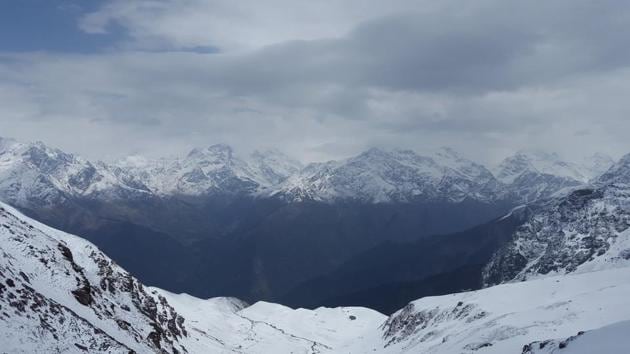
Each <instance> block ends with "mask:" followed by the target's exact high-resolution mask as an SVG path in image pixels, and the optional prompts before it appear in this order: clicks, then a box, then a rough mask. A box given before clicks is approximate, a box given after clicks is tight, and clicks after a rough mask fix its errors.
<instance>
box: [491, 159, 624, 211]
mask: <svg viewBox="0 0 630 354" xmlns="http://www.w3.org/2000/svg"><path fill="white" fill-rule="evenodd" d="M612 164H613V161H612V159H611V158H610V157H607V156H606V155H603V154H595V155H593V156H592V157H589V158H586V159H584V161H583V162H582V163H579V164H578V163H573V162H568V161H565V160H563V159H562V158H561V157H560V156H559V155H558V154H556V153H546V152H540V151H521V152H518V153H516V154H515V155H513V156H509V157H507V158H506V159H505V160H503V161H502V162H501V163H500V164H499V165H498V166H497V167H496V168H495V169H494V174H495V176H496V177H497V179H498V180H499V181H501V182H502V183H504V184H505V185H506V186H507V187H508V189H509V190H510V191H511V192H512V193H513V194H514V195H515V196H516V197H517V199H518V200H521V201H523V202H533V201H536V200H539V199H544V198H547V197H550V196H552V195H553V194H554V193H557V192H559V191H562V190H565V189H567V188H574V187H577V186H580V185H583V184H585V183H587V182H588V181H589V180H591V179H592V178H594V177H597V176H598V175H600V174H601V173H603V172H604V171H606V170H607V169H608V168H609V167H610V166H611V165H612Z"/></svg>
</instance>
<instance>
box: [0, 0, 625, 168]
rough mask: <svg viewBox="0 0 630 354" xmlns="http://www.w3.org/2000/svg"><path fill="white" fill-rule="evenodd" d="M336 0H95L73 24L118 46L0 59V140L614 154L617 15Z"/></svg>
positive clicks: (504, 5) (582, 6)
mask: <svg viewBox="0 0 630 354" xmlns="http://www.w3.org/2000/svg"><path fill="white" fill-rule="evenodd" d="M340 3H342V2H338V1H334V2H333V1H322V2H307V3H304V2H295V1H292V2H289V1H279V0H278V1H276V2H274V4H271V5H274V6H271V5H270V4H269V3H267V2H265V3H263V2H243V3H241V2H238V3H234V2H225V1H197V0H187V1H183V2H182V1H177V2H175V1H157V0H150V1H149V0H146V1H145V0H141V1H134V2H128V1H112V2H109V3H108V4H107V5H105V6H103V7H102V8H101V9H99V10H97V11H96V12H93V13H90V14H88V15H87V16H86V17H83V18H82V19H81V21H80V26H81V29H82V30H83V31H87V32H90V33H94V35H98V34H99V33H104V32H108V31H109V29H110V27H111V26H120V27H123V28H124V29H125V30H126V32H127V36H126V39H124V40H123V42H121V43H119V44H120V45H119V46H118V47H115V48H111V50H109V51H105V52H102V53H95V54H73V53H56V54H52V53H26V54H11V53H5V54H3V55H0V77H2V78H3V79H2V80H0V123H1V124H2V126H3V127H2V131H3V133H2V134H3V135H5V134H7V135H15V136H16V137H18V138H22V137H24V139H31V138H36V139H41V140H46V141H50V142H52V143H54V144H57V145H59V146H62V147H66V148H68V149H70V150H73V151H79V152H83V153H86V154H88V155H92V156H99V157H102V156H120V155H124V154H127V153H130V152H139V153H146V154H150V155H162V154H169V153H172V152H174V151H176V152H182V151H183V150H186V149H188V148H191V147H193V146H200V145H209V144H212V143H216V142H226V143H231V144H233V145H236V146H237V148H241V149H243V150H248V149H253V148H255V147H259V146H260V147H268V146H273V147H278V148H280V149H283V150H285V151H288V152H290V153H292V154H294V155H297V156H298V157H302V158H305V159H309V160H321V159H328V158H336V157H340V156H345V155H348V154H351V153H355V152H357V151H358V150H360V149H363V148H365V147H367V146H371V145H387V146H399V147H409V148H415V149H419V150H422V149H425V148H429V147H433V146H436V145H451V146H454V147H455V148H459V149H461V150H465V151H467V152H468V153H469V154H470V155H472V157H475V158H479V159H481V160H495V159H496V158H498V157H499V156H502V155H504V154H506V153H509V152H512V151H514V150H517V149H520V148H527V147H530V146H536V147H541V148H548V149H551V150H558V151H560V152H564V153H565V154H568V155H577V154H582V153H590V152H592V151H593V150H601V151H604V152H607V153H611V154H615V155H619V154H622V153H625V152H627V151H626V150H630V149H629V148H630V146H628V144H627V143H626V141H627V139H626V138H625V137H624V136H623V135H624V133H623V132H624V131H628V129H629V128H630V122H629V121H628V120H627V118H626V117H627V116H628V113H630V112H628V110H630V108H628V107H626V106H627V105H626V101H627V99H626V98H625V97H627V96H628V94H630V69H629V68H628V66H629V64H630V49H628V47H627V46H626V45H625V41H626V38H627V37H628V35H629V34H630V33H628V31H630V29H629V28H628V26H627V25H626V24H627V23H629V22H628V20H630V18H629V15H630V11H629V10H630V7H629V6H625V5H619V3H612V2H597V3H594V2H587V1H570V2H569V1H557V2H553V3H547V2H545V3H532V2H505V1H489V0H488V1H478V2H474V3H473V2H467V3H461V2H459V1H457V2H454V1H444V2H434V1H426V2H417V1H415V2H405V1H395V2H393V3H392V4H384V3H383V2H381V1H367V2H361V4H359V3H358V2H354V1H349V2H347V3H346V2H343V3H344V5H340ZM280 9H283V10H285V11H280ZM322 19H323V21H322ZM200 47H217V48H219V51H218V52H213V53H203V52H199V51H198V50H195V48H200ZM147 49H150V50H147ZM72 130H74V131H75V132H74V133H69V132H70V131H72ZM77 131H78V132H79V134H76V132H77ZM585 140H588V143H585Z"/></svg>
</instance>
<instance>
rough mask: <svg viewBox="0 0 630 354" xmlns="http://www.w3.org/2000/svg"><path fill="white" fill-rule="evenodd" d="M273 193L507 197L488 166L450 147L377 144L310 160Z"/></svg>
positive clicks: (400, 198) (294, 197)
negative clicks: (426, 150)
mask: <svg viewBox="0 0 630 354" xmlns="http://www.w3.org/2000/svg"><path fill="white" fill-rule="evenodd" d="M270 194H271V195H274V196H281V197H282V198H284V199H286V200H290V201H304V200H315V201H324V202H334V201H337V200H359V201H364V202H371V203H387V202H413V201H417V200H422V201H428V200H434V201H445V202H453V203H457V202H461V201H462V200H464V199H467V198H468V199H474V200H479V201H494V200H497V199H501V198H506V197H507V195H506V191H505V190H504V188H503V186H502V185H501V184H500V183H498V181H497V180H496V179H495V178H494V176H493V175H492V173H491V172H490V171H489V170H488V169H486V168H485V167H483V166H482V165H479V164H477V163H474V162H472V161H470V160H468V159H465V158H463V157H462V156H461V155H459V154H457V153H456V152H455V151H453V150H451V149H441V150H439V151H437V152H436V153H434V154H433V155H432V156H421V155H418V154H416V153H415V152H413V151H410V150H384V149H376V148H373V149H370V150H368V151H366V152H364V153H362V154H360V155H358V156H355V157H352V158H349V159H346V160H342V161H332V162H328V163H320V164H311V165H309V166H307V167H306V168H305V169H304V170H302V171H301V172H300V173H298V174H296V175H294V176H292V177H290V178H289V179H288V180H287V181H286V182H284V183H282V184H281V185H280V186H279V187H277V188H276V190H274V191H272V192H271V193H270Z"/></svg>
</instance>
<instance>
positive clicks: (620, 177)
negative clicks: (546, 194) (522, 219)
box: [484, 155, 630, 284]
mask: <svg viewBox="0 0 630 354" xmlns="http://www.w3.org/2000/svg"><path fill="white" fill-rule="evenodd" d="M628 264H630V155H627V156H625V157H624V158H622V159H621V160H620V161H619V162H618V163H617V164H615V165H614V166H613V167H612V168H611V169H610V170H609V171H608V172H606V173H604V174H603V175H602V176H601V177H599V178H598V179H597V180H596V181H594V183H593V185H592V186H589V187H584V188H581V189H577V190H575V191H573V192H571V193H570V194H568V195H566V196H562V197H559V198H556V199H552V200H551V201H549V202H548V205H546V206H544V207H542V208H541V210H540V212H538V213H537V214H536V215H534V216H533V217H532V218H531V219H530V220H529V221H528V222H527V223H525V224H524V225H522V226H521V227H520V228H519V230H518V231H517V232H516V234H515V235H514V240H513V241H512V242H511V243H509V244H508V245H507V246H506V247H504V248H503V249H501V250H500V251H499V252H498V253H497V254H496V255H495V257H494V258H493V260H492V262H491V263H490V264H489V265H488V267H487V268H486V271H485V274H484V278H485V279H484V280H485V282H486V283H487V284H497V283H501V282H505V281H511V280H524V279H529V278H533V277H539V276H545V275H549V274H554V273H558V274H564V273H570V272H584V271H590V270H594V269H602V268H609V267H615V266H626V265H628Z"/></svg>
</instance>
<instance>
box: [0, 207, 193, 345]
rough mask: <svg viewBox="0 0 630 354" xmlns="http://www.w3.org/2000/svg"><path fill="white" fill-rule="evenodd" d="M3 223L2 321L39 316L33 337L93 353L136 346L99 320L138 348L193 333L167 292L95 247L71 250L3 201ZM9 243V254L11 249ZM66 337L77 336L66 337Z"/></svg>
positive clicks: (173, 341)
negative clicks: (152, 289) (157, 290)
mask: <svg viewBox="0 0 630 354" xmlns="http://www.w3.org/2000/svg"><path fill="white" fill-rule="evenodd" d="M0 224H1V225H2V228H0V237H2V238H3V243H2V245H0V254H2V258H1V261H0V321H2V320H4V321H10V320H11V319H12V318H14V319H18V320H19V321H33V320H34V319H39V320H38V321H39V323H38V324H37V325H33V326H32V329H33V331H37V329H38V328H39V329H40V331H39V332H37V333H35V334H33V336H34V337H33V338H40V337H41V338H42V339H41V341H43V342H44V343H50V346H51V347H52V348H55V347H56V348H65V347H64V346H65V345H66V344H67V345H74V346H75V349H76V348H78V349H80V350H86V351H88V352H106V351H108V350H111V351H113V352H131V351H132V349H131V348H129V347H128V345H129V343H127V344H126V345H125V344H121V343H120V342H118V341H116V340H114V339H113V338H112V337H111V336H110V335H109V334H107V333H104V332H103V331H102V330H100V329H99V328H100V327H99V326H98V325H96V324H97V323H98V324H99V325H104V324H106V323H110V322H111V324H107V325H105V326H104V328H107V327H112V325H113V326H116V327H118V328H120V329H121V330H122V331H124V332H125V333H126V334H127V335H128V336H129V338H132V339H133V340H134V341H135V342H136V343H139V344H137V346H138V347H144V348H147V349H150V350H151V351H156V352H159V350H164V351H165V352H175V350H178V349H175V347H178V348H180V349H181V346H180V345H179V344H178V340H179V339H181V338H183V337H186V336H188V332H187V330H186V328H185V324H184V318H183V317H182V316H180V315H179V314H178V313H177V312H176V311H175V309H174V308H173V307H172V306H171V305H170V304H169V303H168V302H167V301H166V299H165V298H163V297H161V296H160V295H158V294H157V293H153V292H147V291H146V290H145V288H144V287H143V286H142V284H141V283H139V282H138V281H137V280H136V279H134V278H133V277H132V276H131V275H130V274H129V273H127V272H126V271H124V270H122V269H121V268H120V267H118V266H117V265H115V264H114V263H113V262H111V261H110V260H109V259H108V258H107V257H106V256H105V255H104V254H102V253H101V252H100V251H98V250H97V249H96V248H94V247H93V246H87V247H85V248H80V249H79V250H77V249H76V248H75V249H74V252H75V253H73V251H71V250H70V248H69V247H68V244H66V243H65V241H64V240H57V239H54V238H52V237H50V236H48V235H47V234H44V233H42V232H41V231H39V230H38V229H35V228H34V227H33V226H32V225H30V224H28V223H26V222H24V221H22V220H20V219H18V218H16V217H15V216H14V215H13V214H10V213H8V212H7V211H6V210H5V209H1V208H0ZM5 247H10V249H11V252H12V253H10V254H8V253H6V252H5V251H4V248H5ZM16 250H19V251H16ZM18 252H22V253H20V254H17V253H18ZM76 252H80V253H76ZM22 263H24V265H23V266H22ZM86 269H88V270H89V271H88V270H86ZM33 279H36V280H35V281H33ZM31 283H32V284H37V286H38V287H40V288H43V289H44V290H45V292H42V290H37V289H35V288H34V285H32V284H31ZM3 284H6V285H3ZM42 284H46V285H45V286H44V285H42ZM38 289H39V288H38ZM67 296H73V297H74V298H75V299H76V301H77V304H76V306H72V305H71V304H70V305H67V306H64V305H61V304H59V303H58V302H57V300H55V299H56V297H61V298H64V299H65V298H66V297H67ZM2 311H5V312H2ZM84 318H88V319H90V321H92V322H90V321H88V320H86V319H84ZM128 319H133V320H128ZM146 328H152V331H151V332H146ZM86 333H94V334H90V335H86ZM69 339H73V340H74V341H75V342H74V343H70V344H68V343H69V342H67V341H68V340H69ZM50 341H52V342H50ZM56 341H60V342H59V343H58V344H55V343H56ZM63 341H65V342H63ZM131 347H132V348H133V347H134V345H131ZM84 348H85V349H84ZM60 350H61V349H60ZM65 350H70V349H68V348H66V349H65Z"/></svg>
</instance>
